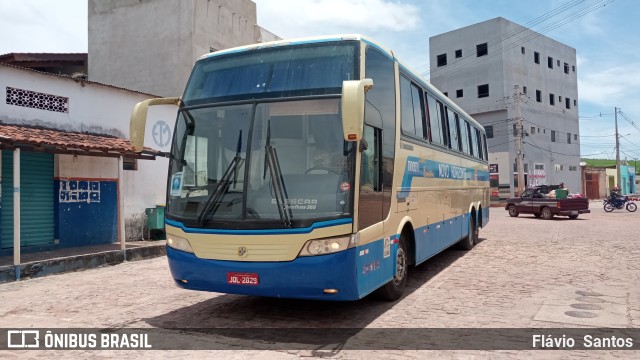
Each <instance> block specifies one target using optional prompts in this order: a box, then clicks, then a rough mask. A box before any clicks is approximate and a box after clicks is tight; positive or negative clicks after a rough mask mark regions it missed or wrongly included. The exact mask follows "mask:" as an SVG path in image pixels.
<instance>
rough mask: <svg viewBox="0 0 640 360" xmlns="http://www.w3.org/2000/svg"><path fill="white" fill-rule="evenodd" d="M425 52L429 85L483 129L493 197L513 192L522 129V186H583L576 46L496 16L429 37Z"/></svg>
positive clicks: (572, 190)
mask: <svg viewBox="0 0 640 360" xmlns="http://www.w3.org/2000/svg"><path fill="white" fill-rule="evenodd" d="M429 53H430V62H431V69H430V81H431V83H432V84H433V85H435V86H436V87H438V88H439V89H440V90H441V91H442V92H444V93H445V94H447V95H448V96H449V97H450V98H452V99H453V100H454V101H455V102H456V103H457V104H458V105H460V106H461V107H462V108H463V109H464V110H465V111H467V112H468V113H469V114H471V115H472V116H473V117H474V118H475V119H476V120H478V121H479V122H480V123H481V124H482V125H484V127H485V129H486V131H487V138H488V141H487V144H488V146H489V156H490V157H489V163H490V164H491V166H490V170H491V173H492V175H491V179H492V187H493V188H494V190H493V195H494V198H495V197H497V196H498V193H500V197H502V198H504V197H506V196H508V195H513V194H514V189H515V184H514V182H516V183H517V175H516V174H517V169H516V146H515V144H516V138H517V137H518V136H519V135H520V134H522V136H523V142H524V145H523V151H522V156H523V161H524V172H525V182H526V184H527V186H530V185H537V184H558V183H561V182H564V183H565V185H566V186H567V187H568V188H569V190H570V191H571V192H582V183H581V179H580V173H581V172H580V165H579V164H580V140H579V139H580V136H579V121H578V81H577V76H576V71H577V70H576V50H575V49H574V48H572V47H569V46H567V45H564V44H562V43H560V42H558V41H556V40H553V39H551V38H549V37H546V36H544V35H541V34H539V33H537V32H534V31H532V30H530V29H528V28H526V27H523V26H520V25H518V24H515V23H513V22H511V21H509V20H506V19H504V18H501V17H499V18H495V19H491V20H487V21H484V22H481V23H478V24H475V25H471V26H467V27H464V28H461V29H457V30H453V31H450V32H447V33H444V34H440V35H437V36H433V37H431V38H429ZM517 117H521V118H522V129H519V128H518V127H517V126H516V124H517V121H515V120H516V119H517ZM498 189H500V190H498Z"/></svg>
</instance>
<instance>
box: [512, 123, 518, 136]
mask: <svg viewBox="0 0 640 360" xmlns="http://www.w3.org/2000/svg"><path fill="white" fill-rule="evenodd" d="M513 136H518V129H516V124H513Z"/></svg>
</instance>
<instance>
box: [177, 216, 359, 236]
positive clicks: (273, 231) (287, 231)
mask: <svg viewBox="0 0 640 360" xmlns="http://www.w3.org/2000/svg"><path fill="white" fill-rule="evenodd" d="M165 223H166V224H167V225H170V226H173V227H177V228H181V229H182V231H184V232H186V233H192V234H226V235H277V234H308V233H310V232H312V231H313V230H315V229H320V228H325V227H331V226H337V225H344V224H351V223H353V219H351V218H345V219H337V220H329V221H321V222H317V223H313V224H311V226H309V227H306V228H293V229H265V230H228V229H201V228H192V227H187V226H184V224H183V223H181V222H179V221H174V220H169V219H165Z"/></svg>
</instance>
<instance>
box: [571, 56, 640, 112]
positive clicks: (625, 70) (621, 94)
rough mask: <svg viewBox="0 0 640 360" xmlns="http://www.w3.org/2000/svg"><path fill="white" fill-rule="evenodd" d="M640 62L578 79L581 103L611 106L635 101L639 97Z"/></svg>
mask: <svg viewBox="0 0 640 360" xmlns="http://www.w3.org/2000/svg"><path fill="white" fill-rule="evenodd" d="M638 68H640V62H635V63H627V64H624V65H619V66H615V67H611V68H606V69H604V70H600V71H593V72H589V73H587V74H586V75H584V76H582V77H581V78H580V79H578V89H579V92H580V97H581V99H582V100H583V101H588V102H592V103H595V104H598V105H603V106H604V105H606V106H611V104H615V103H616V102H619V101H635V100H633V99H637V98H638V95H640V73H639V72H638V71H637V69H638Z"/></svg>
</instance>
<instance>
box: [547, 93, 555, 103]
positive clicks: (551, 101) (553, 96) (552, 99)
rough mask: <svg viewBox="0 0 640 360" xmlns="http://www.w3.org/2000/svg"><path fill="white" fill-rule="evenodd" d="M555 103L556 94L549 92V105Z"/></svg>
mask: <svg viewBox="0 0 640 360" xmlns="http://www.w3.org/2000/svg"><path fill="white" fill-rule="evenodd" d="M555 104H556V96H555V95H553V94H549V105H555Z"/></svg>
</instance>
